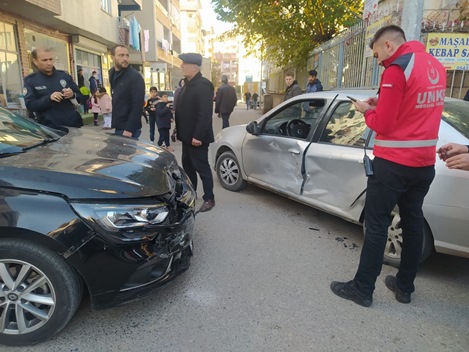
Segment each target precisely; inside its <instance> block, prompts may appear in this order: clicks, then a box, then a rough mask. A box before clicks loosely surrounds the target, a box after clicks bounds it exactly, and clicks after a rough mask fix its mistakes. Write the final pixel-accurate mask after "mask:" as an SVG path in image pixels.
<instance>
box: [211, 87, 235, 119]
mask: <svg viewBox="0 0 469 352" xmlns="http://www.w3.org/2000/svg"><path fill="white" fill-rule="evenodd" d="M237 102H238V97H237V96H236V90H235V89H234V87H232V86H230V85H229V84H228V83H225V84H222V85H221V86H220V88H218V91H217V97H216V99H215V114H218V113H220V114H231V113H232V112H233V109H234V107H235V106H236V103H237Z"/></svg>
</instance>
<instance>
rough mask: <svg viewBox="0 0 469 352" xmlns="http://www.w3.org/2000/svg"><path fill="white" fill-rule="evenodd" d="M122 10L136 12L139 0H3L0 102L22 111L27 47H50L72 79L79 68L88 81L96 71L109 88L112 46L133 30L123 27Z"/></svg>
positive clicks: (30, 67) (28, 68) (29, 66)
mask: <svg viewBox="0 0 469 352" xmlns="http://www.w3.org/2000/svg"><path fill="white" fill-rule="evenodd" d="M122 9H128V10H133V11H140V10H141V9H142V0H80V1H78V0H2V2H0V105H2V106H5V107H7V108H10V109H13V110H18V111H20V112H23V111H24V108H25V107H24V103H22V99H21V98H22V94H23V78H24V77H25V76H26V75H28V74H30V73H32V72H34V70H35V67H34V66H33V65H32V60H31V51H32V50H33V49H34V48H37V47H44V46H45V47H51V48H52V49H53V50H54V52H55V55H56V56H55V66H56V68H57V69H61V70H64V71H67V72H69V73H70V74H71V75H72V76H73V77H74V78H75V79H76V77H77V71H78V69H82V70H83V72H84V76H85V82H86V84H89V83H88V78H89V77H90V76H91V72H92V71H97V73H98V76H99V80H100V83H101V84H102V85H104V86H108V85H109V79H108V74H107V72H108V70H109V69H110V67H111V66H112V62H111V60H110V48H112V47H113V46H115V45H116V44H126V45H128V44H129V37H130V33H131V32H132V31H131V30H130V29H129V28H123V26H122V25H121V23H122V18H121V17H120V13H121V11H122ZM132 51H134V52H136V51H135V50H132ZM140 61H141V59H140Z"/></svg>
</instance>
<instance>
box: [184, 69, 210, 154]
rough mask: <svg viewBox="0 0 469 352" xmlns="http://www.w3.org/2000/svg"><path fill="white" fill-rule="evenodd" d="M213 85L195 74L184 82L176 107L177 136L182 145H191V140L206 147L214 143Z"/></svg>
mask: <svg viewBox="0 0 469 352" xmlns="http://www.w3.org/2000/svg"><path fill="white" fill-rule="evenodd" d="M213 92H214V88H213V84H212V82H210V81H209V80H208V79H206V78H204V77H202V74H201V73H200V72H199V73H197V74H196V75H195V76H194V78H192V79H191V80H190V81H188V80H186V82H185V85H184V87H183V88H182V91H181V94H180V95H179V97H178V100H177V106H176V129H177V136H178V139H179V140H180V141H182V142H183V143H187V144H191V143H192V138H195V139H197V140H199V141H201V142H202V143H203V144H205V145H208V144H210V143H212V142H213V141H214V137H213V128H212V114H213Z"/></svg>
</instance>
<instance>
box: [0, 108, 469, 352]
mask: <svg viewBox="0 0 469 352" xmlns="http://www.w3.org/2000/svg"><path fill="white" fill-rule="evenodd" d="M259 116H260V114H259V113H258V112H256V111H245V110H244V109H243V108H242V104H239V108H237V110H236V111H235V112H234V114H233V115H232V119H231V123H232V124H239V123H244V122H247V121H250V120H253V119H255V118H257V117H259ZM220 127H221V121H220V119H218V118H216V117H214V129H215V130H219V129H220ZM85 128H93V127H91V126H90V127H85ZM94 128H96V127H94ZM98 128H99V127H98ZM147 135H148V131H147V127H146V126H145V130H144V133H143V137H142V139H145V138H147ZM175 148H176V151H175V154H176V155H177V156H178V158H179V156H180V150H181V149H180V143H179V142H178V143H176V144H175ZM215 195H216V201H217V205H216V207H215V208H214V209H213V210H212V211H211V212H208V213H204V214H200V215H197V218H196V232H195V243H194V245H195V256H194V257H193V260H192V265H191V268H190V269H189V270H188V271H187V272H186V273H184V274H183V275H182V276H180V277H179V278H177V279H176V280H175V281H173V282H171V283H169V284H168V285H166V286H165V287H163V288H161V289H160V290H158V291H157V292H155V293H154V294H152V295H150V296H147V297H146V298H144V299H142V300H140V301H137V302H133V303H130V304H127V305H124V306H120V307H115V308H112V309H108V310H105V311H92V310H90V308H89V300H88V299H87V298H85V299H84V301H83V302H82V305H81V306H80V308H79V310H78V312H77V313H76V315H75V317H74V318H73V320H72V321H71V322H70V323H69V325H68V326H67V327H66V328H65V329H64V330H63V331H62V332H61V333H60V334H59V335H57V336H56V337H55V338H53V339H51V340H49V341H47V342H45V343H42V344H39V345H36V346H34V347H26V348H6V347H0V351H2V352H4V351H5V352H13V351H15V352H16V351H34V352H43V351H44V352H46V351H47V352H55V351H60V352H63V351H80V352H82V351H83V352H85V351H93V352H95V351H116V352H117V351H119V352H120V351H171V352H173V351H203V352H209V351H214V352H215V351H216V352H218V351H236V352H244V351H269V352H271V351H295V352H296V351H299V352H300V351H425V352H428V351H438V352H441V351H451V352H456V351H469V275H468V273H469V260H468V259H463V258H456V257H451V256H445V255H433V256H432V257H431V258H430V259H429V260H427V261H426V262H425V263H424V264H423V265H422V266H421V268H420V272H419V274H418V277H417V279H416V287H417V291H416V292H415V293H414V294H413V295H412V302H411V303H410V304H408V305H404V304H401V303H398V302H397V301H396V300H395V299H394V297H393V296H392V294H391V292H389V290H388V289H387V288H386V287H385V285H384V282H383V280H384V277H385V275H387V274H394V273H395V272H396V269H394V268H392V267H388V266H383V270H382V273H381V276H380V278H379V279H378V282H377V287H376V291H375V295H374V302H373V305H372V307H371V308H363V307H360V306H358V305H356V304H354V303H352V302H349V301H345V300H342V299H340V298H338V297H336V296H334V295H333V294H332V293H331V291H330V289H329V284H330V282H331V280H344V281H345V280H349V279H351V278H352V277H353V275H354V273H355V270H356V267H357V263H358V259H359V254H360V249H361V246H362V242H363V241H362V231H361V228H360V227H359V226H356V225H352V224H350V223H347V222H345V221H343V220H341V219H338V218H335V217H333V216H330V215H328V214H325V213H323V212H320V211H317V210H314V209H312V208H309V207H306V206H304V205H301V204H298V203H296V202H294V201H291V200H288V199H285V198H283V197H281V196H277V195H275V194H272V193H269V192H267V191H264V190H262V189H259V188H256V187H253V186H249V187H248V188H247V189H245V190H244V191H242V192H240V193H232V192H229V191H226V190H224V189H222V188H221V186H220V185H219V183H218V181H217V179H216V177H215ZM200 204H201V201H200V200H199V201H198V206H200ZM97 270H99V269H98V268H97Z"/></svg>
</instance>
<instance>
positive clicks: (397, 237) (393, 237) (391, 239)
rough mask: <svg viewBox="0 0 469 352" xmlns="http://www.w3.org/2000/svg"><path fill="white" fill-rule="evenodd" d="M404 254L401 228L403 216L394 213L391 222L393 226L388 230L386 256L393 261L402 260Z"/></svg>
mask: <svg viewBox="0 0 469 352" xmlns="http://www.w3.org/2000/svg"><path fill="white" fill-rule="evenodd" d="M401 252H402V228H401V216H400V215H399V213H394V214H393V217H392V221H391V225H390V226H389V228H388V241H387V242H386V248H385V250H384V255H385V256H386V257H388V258H389V259H391V260H399V261H400V259H401Z"/></svg>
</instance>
